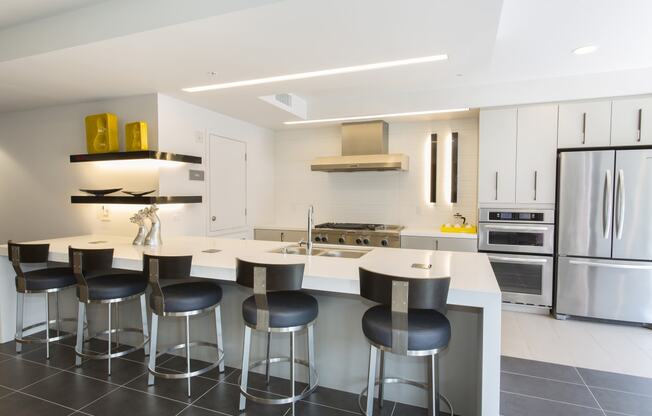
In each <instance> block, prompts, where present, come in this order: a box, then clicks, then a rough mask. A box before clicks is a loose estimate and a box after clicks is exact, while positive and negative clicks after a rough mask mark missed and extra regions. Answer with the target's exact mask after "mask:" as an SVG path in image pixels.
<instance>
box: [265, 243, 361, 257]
mask: <svg viewBox="0 0 652 416" xmlns="http://www.w3.org/2000/svg"><path fill="white" fill-rule="evenodd" d="M371 250H372V249H348V248H328V247H314V246H313V248H312V255H313V256H321V257H339V258H345V259H359V258H360V257H362V256H364V255H365V254H367V253H369V252H370V251H371ZM270 253H277V254H296V255H300V256H305V255H306V254H307V249H306V247H305V246H298V245H296V246H288V247H281V248H278V249H276V250H272V251H270Z"/></svg>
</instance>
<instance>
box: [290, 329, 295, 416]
mask: <svg viewBox="0 0 652 416" xmlns="http://www.w3.org/2000/svg"><path fill="white" fill-rule="evenodd" d="M294 385H295V382H294V331H292V332H290V397H295V396H296V394H295V393H294ZM294 403H295V401H294V400H293V401H292V416H294Z"/></svg>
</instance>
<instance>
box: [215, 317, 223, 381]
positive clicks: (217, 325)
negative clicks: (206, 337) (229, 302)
mask: <svg viewBox="0 0 652 416" xmlns="http://www.w3.org/2000/svg"><path fill="white" fill-rule="evenodd" d="M215 337H216V341H217V359H218V360H219V359H220V358H223V357H220V356H219V355H220V348H222V350H224V340H223V338H222V305H217V308H215ZM219 370H220V373H223V372H224V360H223V359H222V360H221V361H220V365H219Z"/></svg>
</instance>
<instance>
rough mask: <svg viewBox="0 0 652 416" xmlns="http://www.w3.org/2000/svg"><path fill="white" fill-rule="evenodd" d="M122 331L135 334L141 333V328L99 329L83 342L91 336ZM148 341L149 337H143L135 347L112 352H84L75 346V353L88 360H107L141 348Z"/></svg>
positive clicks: (89, 338)
mask: <svg viewBox="0 0 652 416" xmlns="http://www.w3.org/2000/svg"><path fill="white" fill-rule="evenodd" d="M122 332H131V333H136V334H143V335H144V333H143V330H142V329H139V328H114V329H111V330H110V331H109V330H108V329H107V330H104V331H100V332H98V333H96V334H94V335H93V336H91V337H88V339H86V340H84V342H88V341H90V340H91V339H93V338H96V337H97V336H98V335H109V334H116V333H122ZM148 342H149V337H147V338H145V339H144V340H143V342H142V343H140V344H138V345H136V346H135V347H132V348H129V349H126V350H123V351H117V352H112V353H111V354H100V353H95V352H85V351H84V350H83V349H82V350H81V351H80V350H78V349H77V347H75V354H77V355H78V356H80V357H82V358H87V359H89V360H107V359H109V357H110V358H118V357H122V356H125V355H127V354H131V353H132V352H134V351H137V350H139V349H141V348H143V347H144V346H145V345H146V344H147V343H148Z"/></svg>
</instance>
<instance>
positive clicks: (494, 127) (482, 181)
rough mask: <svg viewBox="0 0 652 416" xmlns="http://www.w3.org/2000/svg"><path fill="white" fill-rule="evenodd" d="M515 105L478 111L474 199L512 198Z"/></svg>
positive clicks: (513, 184) (514, 177)
mask: <svg viewBox="0 0 652 416" xmlns="http://www.w3.org/2000/svg"><path fill="white" fill-rule="evenodd" d="M516 117H517V112H516V108H501V109H491V110H482V111H480V148H479V154H480V159H479V168H478V201H479V202H481V203H482V202H486V203H509V202H514V197H515V193H514V190H515V186H516Z"/></svg>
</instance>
